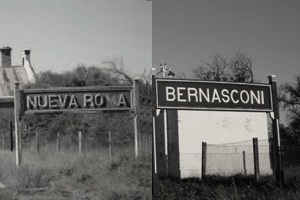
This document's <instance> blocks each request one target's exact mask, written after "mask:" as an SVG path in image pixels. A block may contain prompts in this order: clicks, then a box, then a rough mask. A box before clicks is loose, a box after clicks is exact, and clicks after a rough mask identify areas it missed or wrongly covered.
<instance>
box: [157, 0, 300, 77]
mask: <svg viewBox="0 0 300 200" xmlns="http://www.w3.org/2000/svg"><path fill="white" fill-rule="evenodd" d="M299 19H300V1H297V0H294V1H293V0H290V1H277V0H264V1H261V0H252V1H237V0H226V1H216V0H189V1H182V0H163V1H153V29H152V30H153V39H152V40H153V65H154V66H159V64H161V63H165V62H166V63H167V65H168V66H169V67H171V68H172V69H173V71H175V73H176V72H177V73H178V72H181V71H182V72H185V73H187V74H189V75H191V70H190V69H192V68H195V67H197V66H198V65H199V64H201V63H202V61H203V60H204V61H207V60H208V59H209V57H210V56H212V55H214V54H220V55H222V56H225V57H231V56H232V55H233V53H234V52H236V51H239V50H241V51H243V52H245V53H246V54H247V55H248V56H249V57H252V59H253V71H254V76H255V79H256V80H260V81H261V82H268V79H267V76H268V75H270V74H275V75H276V76H277V77H278V82H279V83H283V82H286V81H292V78H293V77H294V76H295V75H296V74H300V64H299V63H300V61H299V59H300V20H299Z"/></svg>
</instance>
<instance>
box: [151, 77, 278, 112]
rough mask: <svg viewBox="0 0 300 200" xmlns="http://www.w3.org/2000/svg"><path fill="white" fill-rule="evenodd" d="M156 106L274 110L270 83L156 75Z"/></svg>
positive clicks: (194, 108) (159, 107) (164, 107)
mask: <svg viewBox="0 0 300 200" xmlns="http://www.w3.org/2000/svg"><path fill="white" fill-rule="evenodd" d="M156 107H157V108H158V109H186V110H228V111H261V112H267V111H272V110H273V104H272V94H271V86H270V85H268V84H252V83H251V84H250V83H235V82H219V81H198V80H174V79H156Z"/></svg>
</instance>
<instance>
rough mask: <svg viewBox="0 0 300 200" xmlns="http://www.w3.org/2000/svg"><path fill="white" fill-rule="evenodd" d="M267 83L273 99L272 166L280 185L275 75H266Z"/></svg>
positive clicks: (281, 171) (279, 144) (280, 165)
mask: <svg viewBox="0 0 300 200" xmlns="http://www.w3.org/2000/svg"><path fill="white" fill-rule="evenodd" d="M268 78H269V83H270V85H271V87H272V94H273V96H272V99H273V114H274V115H273V116H272V115H271V118H272V131H273V138H274V139H273V140H274V145H273V147H274V154H275V156H274V158H275V160H274V167H275V178H276V183H277V184H278V185H281V184H282V183H283V181H284V173H283V165H282V152H281V142H280V131H279V107H278V97H277V80H276V76H275V75H271V76H268Z"/></svg>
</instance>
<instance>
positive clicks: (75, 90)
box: [21, 86, 134, 114]
mask: <svg viewBox="0 0 300 200" xmlns="http://www.w3.org/2000/svg"><path fill="white" fill-rule="evenodd" d="M111 92H113V93H120V94H121V93H122V92H126V93H129V98H130V99H129V102H128V103H129V104H130V106H129V107H114V108H110V107H103V108H73V109H64V108H62V109H41V110H27V109H26V107H25V106H26V97H27V96H30V95H51V94H52V95H55V94H61V95H64V94H78V95H83V94H106V93H111ZM21 93H22V94H21V96H22V97H21V101H22V103H21V104H22V113H24V114H37V113H43V114H44V113H66V112H76V113H101V112H102V111H130V110H133V109H134V105H133V104H134V101H133V99H134V94H133V87H132V86H99V87H70V88H68V87H63V88H59V87H58V88H51V89H28V90H21Z"/></svg>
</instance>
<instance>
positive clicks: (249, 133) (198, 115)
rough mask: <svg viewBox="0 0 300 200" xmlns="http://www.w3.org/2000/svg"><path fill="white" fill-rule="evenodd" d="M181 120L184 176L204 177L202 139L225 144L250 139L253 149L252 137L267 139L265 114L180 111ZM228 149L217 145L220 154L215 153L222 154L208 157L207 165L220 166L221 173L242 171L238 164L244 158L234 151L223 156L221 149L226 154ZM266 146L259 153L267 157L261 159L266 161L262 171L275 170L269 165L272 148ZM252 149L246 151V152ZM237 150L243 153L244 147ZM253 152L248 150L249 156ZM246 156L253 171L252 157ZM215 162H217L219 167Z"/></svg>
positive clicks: (180, 144)
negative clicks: (202, 170) (235, 154)
mask: <svg viewBox="0 0 300 200" xmlns="http://www.w3.org/2000/svg"><path fill="white" fill-rule="evenodd" d="M178 119H179V122H178V132H179V133H178V134H179V158H180V170H181V178H186V177H195V176H196V177H200V176H201V154H202V142H206V143H207V144H226V143H234V142H241V141H250V144H249V145H250V150H251V149H252V148H253V147H252V146H251V145H252V143H251V140H252V138H255V137H256V138H258V140H268V128H267V116H266V113H256V112H224V111H222V112H220V111H178ZM231 145H232V144H231ZM259 145H260V143H259ZM226 149H228V148H227V147H224V149H220V148H219V147H218V151H219V153H220V154H219V155H217V154H216V155H215V156H219V159H216V158H215V159H214V160H210V161H209V160H208V161H209V162H208V163H207V168H211V169H213V168H218V167H219V168H220V169H219V171H220V172H222V171H223V172H226V170H227V169H228V168H231V169H233V171H232V170H231V171H230V170H229V172H230V173H234V172H237V171H238V170H240V166H237V165H242V161H241V160H240V159H241V157H239V156H237V157H235V156H234V154H232V156H231V158H230V157H226V156H225V155H228V154H224V155H223V156H222V152H224V153H225V152H226ZM248 149H249V148H248ZM263 149H264V150H263V151H264V152H259V153H261V157H263V158H262V159H264V161H263V162H261V163H264V164H262V165H261V168H263V170H262V172H263V173H265V174H268V173H271V171H272V170H271V167H270V160H269V159H268V158H269V156H268V155H269V149H268V148H263ZM211 150H212V149H211ZM250 150H247V153H248V152H249V151H250ZM259 150H260V148H259ZM208 151H209V148H208ZM229 151H235V148H234V150H232V149H231V150H229ZM238 151H239V152H237V153H238V154H241V152H242V151H243V149H241V148H239V150H238ZM233 153H235V152H233ZM250 153H253V152H249V155H250ZM266 155H267V156H266ZM211 158H212V157H211ZM208 159H209V155H208ZM224 159H226V161H227V162H226V163H229V164H227V166H226V165H225V163H224ZM228 159H231V161H229V162H228ZM246 159H247V160H249V161H248V163H247V164H248V165H250V167H249V173H251V169H250V168H251V164H250V162H251V156H250V157H249V156H247V158H246ZM262 159H260V160H262ZM266 159H267V160H266ZM252 160H253V157H252ZM214 162H217V163H214ZM212 165H218V167H217V166H212ZM236 166H237V167H236ZM235 168H236V169H235ZM252 173H253V170H252Z"/></svg>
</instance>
